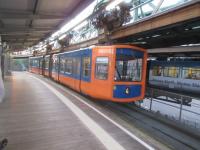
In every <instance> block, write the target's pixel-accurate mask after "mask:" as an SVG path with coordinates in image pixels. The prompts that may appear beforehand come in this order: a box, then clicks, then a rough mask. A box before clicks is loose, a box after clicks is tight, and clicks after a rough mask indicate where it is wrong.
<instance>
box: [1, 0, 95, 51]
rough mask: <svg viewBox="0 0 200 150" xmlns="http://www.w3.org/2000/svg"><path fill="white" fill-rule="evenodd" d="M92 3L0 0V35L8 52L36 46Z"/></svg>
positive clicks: (79, 1)
mask: <svg viewBox="0 0 200 150" xmlns="http://www.w3.org/2000/svg"><path fill="white" fill-rule="evenodd" d="M92 1H93V0H0V35H1V37H2V41H3V42H7V43H8V44H9V45H10V47H11V49H12V50H17V51H18V50H22V49H24V48H27V47H29V46H32V45H35V44H37V43H38V42H39V41H40V40H43V39H44V38H45V37H47V36H48V35H50V34H51V33H53V32H55V31H56V30H57V29H58V28H59V27H60V26H62V25H63V24H64V23H65V22H67V20H70V19H71V18H73V16H75V15H76V14H78V12H80V11H81V10H83V9H84V8H85V7H86V6H87V5H89V4H90V3H91V2H92Z"/></svg>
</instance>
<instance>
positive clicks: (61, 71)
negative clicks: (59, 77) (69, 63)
mask: <svg viewBox="0 0 200 150" xmlns="http://www.w3.org/2000/svg"><path fill="white" fill-rule="evenodd" d="M64 69H65V60H64V59H63V58H61V59H60V73H64Z"/></svg>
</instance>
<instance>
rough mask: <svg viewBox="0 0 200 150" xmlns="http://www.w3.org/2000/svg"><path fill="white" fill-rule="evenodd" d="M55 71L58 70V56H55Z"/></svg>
mask: <svg viewBox="0 0 200 150" xmlns="http://www.w3.org/2000/svg"><path fill="white" fill-rule="evenodd" d="M53 71H54V72H57V71H58V57H57V56H54V57H53Z"/></svg>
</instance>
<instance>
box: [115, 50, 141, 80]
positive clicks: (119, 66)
mask: <svg viewBox="0 0 200 150" xmlns="http://www.w3.org/2000/svg"><path fill="white" fill-rule="evenodd" d="M142 62H143V52H139V51H134V50H132V49H120V50H118V51H117V57H116V66H115V78H114V80H115V81H128V82H134V81H141V80H142Z"/></svg>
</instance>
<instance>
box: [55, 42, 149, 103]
mask: <svg viewBox="0 0 200 150" xmlns="http://www.w3.org/2000/svg"><path fill="white" fill-rule="evenodd" d="M146 60H147V52H146V50H145V49H142V48H138V47H135V46H128V45H114V46H95V47H91V48H86V49H81V50H76V51H70V52H64V53H60V54H54V55H53V57H52V61H53V65H52V78H53V79H54V80H56V81H58V82H60V83H62V84H64V85H67V86H69V87H71V88H72V89H74V90H76V91H78V92H80V93H83V94H85V95H88V96H90V97H93V98H97V99H101V100H110V101H115V102H134V101H138V100H141V99H143V98H144V94H145V80H146V65H147V61H146Z"/></svg>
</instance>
